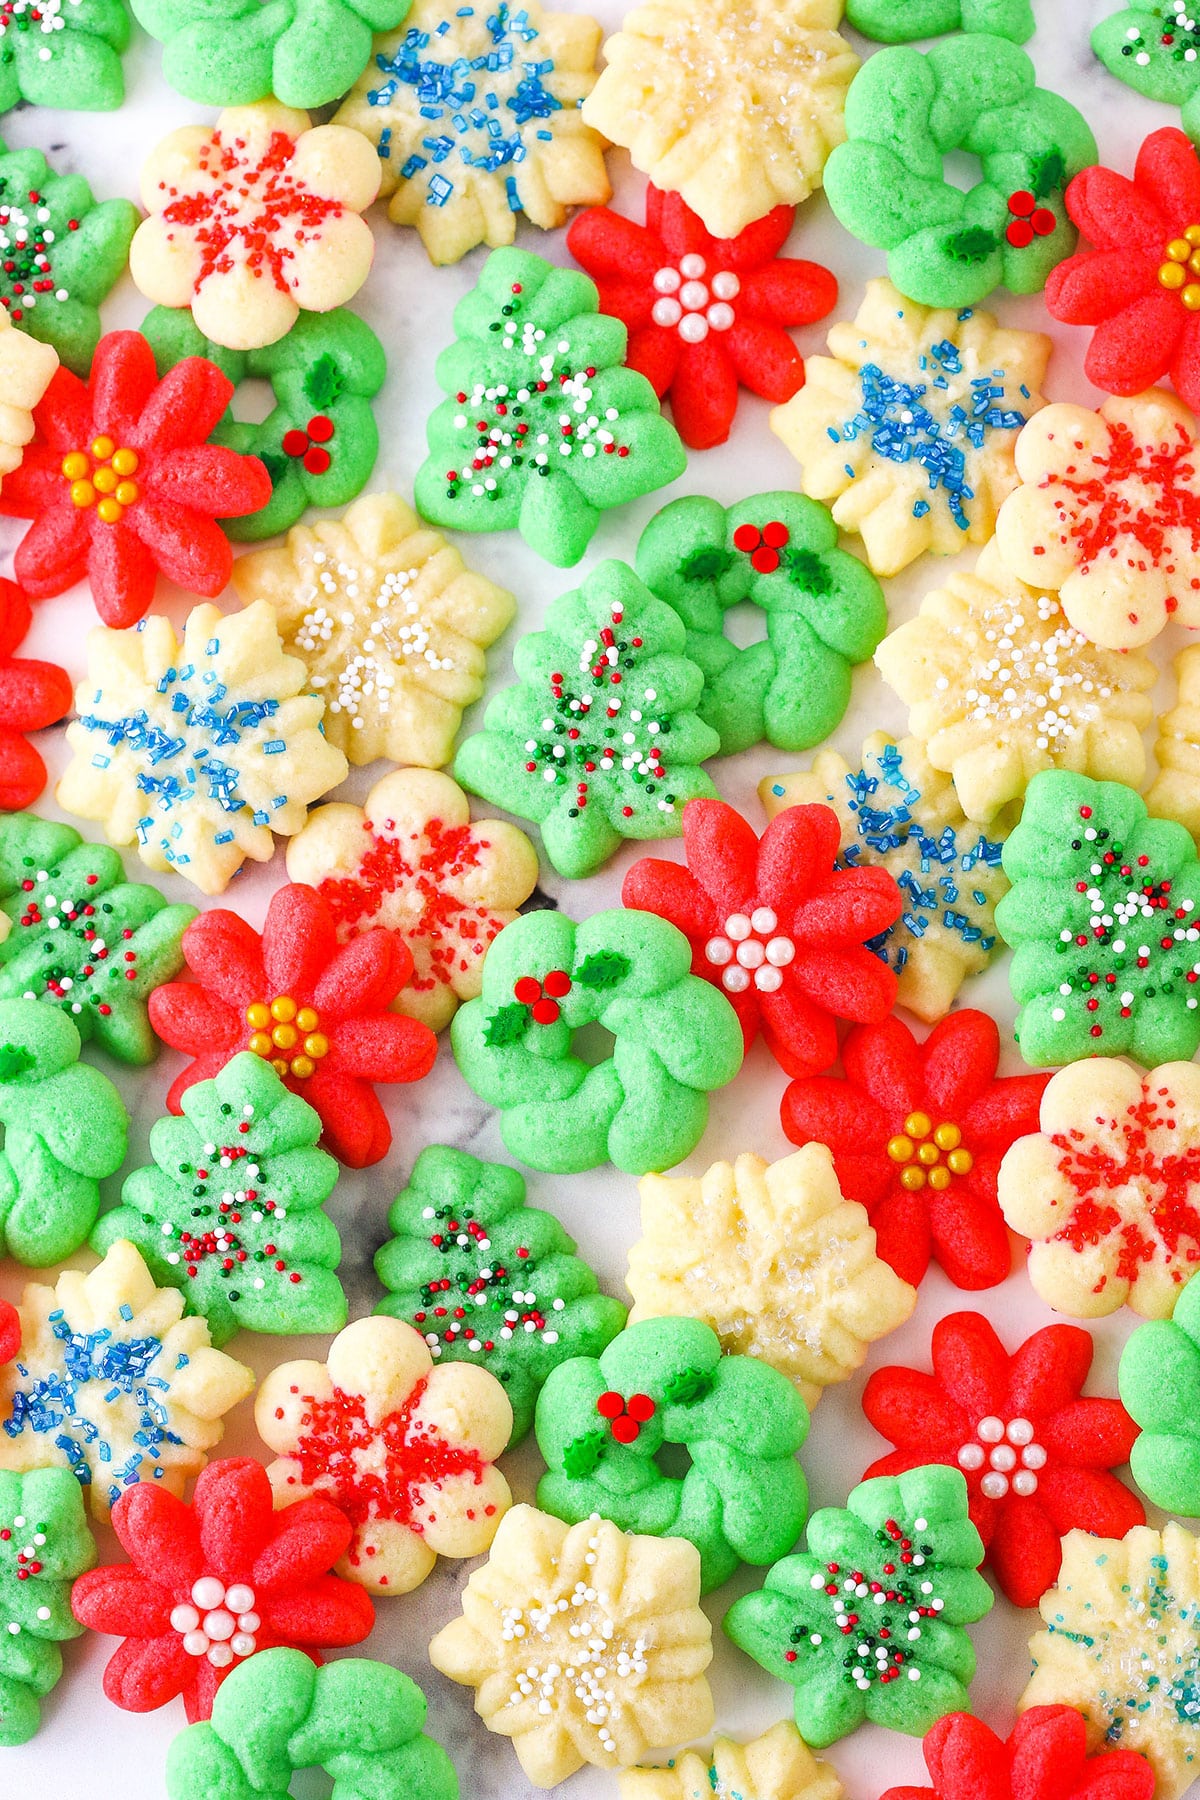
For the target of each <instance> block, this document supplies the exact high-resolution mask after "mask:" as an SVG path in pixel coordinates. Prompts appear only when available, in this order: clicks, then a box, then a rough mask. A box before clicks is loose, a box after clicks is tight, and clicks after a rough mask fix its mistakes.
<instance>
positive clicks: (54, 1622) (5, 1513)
mask: <svg viewBox="0 0 1200 1800" xmlns="http://www.w3.org/2000/svg"><path fill="white" fill-rule="evenodd" d="M95 1560H96V1546H95V1543H94V1542H93V1539H92V1534H91V1532H90V1531H89V1530H88V1523H87V1518H86V1517H85V1514H84V1510H83V1493H82V1491H81V1489H80V1486H79V1483H78V1482H77V1481H76V1479H75V1477H74V1476H73V1475H72V1474H71V1473H70V1472H69V1470H67V1469H31V1470H30V1471H29V1472H28V1474H25V1475H13V1474H10V1473H9V1472H8V1471H7V1470H3V1469H0V1748H3V1749H9V1748H11V1747H12V1746H13V1745H15V1744H25V1743H28V1741H29V1739H30V1738H31V1737H32V1736H33V1735H34V1733H35V1732H36V1731H37V1728H38V1725H39V1723H40V1714H41V1709H40V1707H39V1705H38V1702H39V1701H40V1700H44V1699H45V1698H46V1695H47V1694H48V1693H49V1692H50V1690H51V1688H52V1687H54V1685H55V1683H56V1682H57V1681H58V1678H59V1676H60V1675H61V1674H62V1668H63V1664H62V1651H61V1650H60V1649H59V1647H58V1646H59V1645H60V1644H61V1643H65V1642H66V1640H67V1639H68V1638H77V1637H81V1636H82V1635H83V1626H82V1625H80V1624H78V1623H77V1622H76V1620H75V1618H74V1616H73V1615H72V1612H71V1583H72V1582H73V1581H74V1579H75V1577H76V1576H77V1575H82V1574H83V1572H84V1570H85V1569H90V1568H91V1566H92V1564H93V1563H94V1562H95Z"/></svg>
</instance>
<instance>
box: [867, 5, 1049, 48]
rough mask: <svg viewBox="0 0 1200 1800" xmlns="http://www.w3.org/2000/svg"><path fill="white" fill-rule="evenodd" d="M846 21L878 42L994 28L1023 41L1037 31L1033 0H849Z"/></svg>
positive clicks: (998, 35) (1006, 36)
mask: <svg viewBox="0 0 1200 1800" xmlns="http://www.w3.org/2000/svg"><path fill="white" fill-rule="evenodd" d="M846 23H847V25H853V27H854V29H855V31H861V33H862V35H863V36H864V37H867V38H873V39H874V40H875V42H876V43H878V44H909V43H912V41H913V40H914V39H915V38H925V37H939V36H940V35H941V33H942V32H944V31H991V32H994V33H995V35H996V36H997V37H1003V38H1009V39H1010V40H1011V41H1012V42H1013V43H1014V44H1023V43H1025V42H1026V40H1027V39H1029V38H1031V37H1032V36H1033V32H1034V17H1033V7H1032V5H1031V4H1030V0H846Z"/></svg>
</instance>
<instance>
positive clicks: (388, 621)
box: [296, 550, 454, 731]
mask: <svg viewBox="0 0 1200 1800" xmlns="http://www.w3.org/2000/svg"><path fill="white" fill-rule="evenodd" d="M313 562H314V563H315V564H316V565H317V575H316V582H315V585H310V586H309V587H308V588H307V589H306V591H305V592H304V593H303V594H302V595H301V599H302V600H304V601H313V602H315V604H313V605H312V606H311V607H310V608H309V610H308V611H307V612H306V613H305V614H304V617H303V618H302V620H301V621H300V626H299V629H298V630H297V632H296V647H297V649H298V650H302V651H304V653H305V654H306V655H308V656H316V657H318V658H322V656H323V655H325V656H329V655H330V653H331V652H334V651H337V650H340V651H341V652H342V659H341V661H340V662H338V663H337V664H336V665H335V667H334V668H333V669H332V670H328V671H327V670H324V669H322V668H321V667H320V665H319V664H318V668H317V669H316V670H314V672H313V675H312V685H313V687H314V688H315V689H316V690H317V691H318V692H321V691H322V690H324V689H326V688H329V689H331V690H332V692H331V693H330V694H329V696H328V705H329V710H330V712H331V713H346V714H347V715H348V717H349V719H350V723H351V726H352V728H353V729H354V730H356V731H361V730H362V729H363V727H364V725H365V723H366V720H365V718H364V717H363V703H364V702H368V701H369V702H373V704H374V708H375V710H376V711H378V712H379V713H383V714H386V713H387V712H389V711H390V708H391V700H392V692H393V690H394V688H395V686H396V669H395V665H396V664H397V663H399V664H401V665H403V664H404V663H406V662H409V661H417V662H421V663H424V664H425V666H426V667H427V668H429V669H433V670H435V671H438V672H441V671H443V670H448V669H452V668H453V667H454V662H453V659H452V658H451V657H448V656H439V655H438V653H437V651H436V650H435V649H434V648H433V628H432V626H431V625H430V623H429V621H428V620H427V619H426V618H425V617H424V616H423V615H422V613H421V605H420V602H419V601H418V600H416V599H414V598H413V596H412V594H411V593H410V591H409V590H410V589H411V587H412V585H413V583H414V582H415V581H416V579H417V575H418V571H417V570H416V569H391V570H389V571H388V572H387V573H386V574H385V575H384V576H382V578H381V579H379V580H378V581H373V579H372V578H371V577H369V576H368V575H367V574H366V573H364V571H363V570H362V569H360V568H357V567H356V566H355V564H353V563H348V562H345V561H343V560H341V559H338V560H337V561H336V562H335V561H334V560H333V559H332V558H331V557H330V555H329V553H328V551H325V550H318V551H316V552H315V554H314V556H313ZM339 601H341V602H344V603H345V610H342V608H341V607H340V606H339V605H338V602H339ZM360 633H361V637H360Z"/></svg>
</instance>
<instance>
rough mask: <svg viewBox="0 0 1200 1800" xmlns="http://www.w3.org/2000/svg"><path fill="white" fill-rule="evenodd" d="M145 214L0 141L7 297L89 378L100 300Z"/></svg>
mask: <svg viewBox="0 0 1200 1800" xmlns="http://www.w3.org/2000/svg"><path fill="white" fill-rule="evenodd" d="M138 218H139V213H138V209H137V207H136V206H135V205H134V204H133V202H132V201H131V200H101V201H97V200H95V199H94V198H93V196H92V190H91V188H90V187H89V186H88V184H87V182H86V181H85V180H84V179H83V176H82V175H56V174H55V173H54V170H53V169H52V168H51V167H50V165H49V163H48V162H47V161H46V159H45V157H44V156H43V155H42V153H41V151H40V150H9V149H7V148H6V147H5V145H4V144H3V143H0V270H2V272H0V302H2V303H3V305H4V307H5V309H6V310H7V312H8V316H9V318H10V319H11V320H12V322H13V324H14V325H19V326H20V327H21V330H22V331H27V332H28V333H29V335H30V337H35V338H39V339H40V340H41V342H42V343H44V344H51V345H53V347H54V349H55V350H57V352H58V355H59V360H60V361H61V362H64V363H65V364H66V366H67V368H68V369H72V370H74V372H75V374H76V375H81V376H84V377H85V378H86V376H87V373H88V370H89V369H90V368H91V366H92V355H93V353H94V351H95V348H96V345H97V344H98V343H99V341H100V313H99V310H98V309H99V306H100V302H101V301H102V300H103V299H104V298H105V296H106V295H107V294H108V292H109V289H110V288H112V287H113V286H114V285H115V283H116V282H117V281H118V280H119V279H120V277H121V275H122V273H123V272H124V269H125V264H126V263H127V261H128V260H129V245H130V242H131V241H132V238H133V234H134V232H135V231H136V230H137V225H138Z"/></svg>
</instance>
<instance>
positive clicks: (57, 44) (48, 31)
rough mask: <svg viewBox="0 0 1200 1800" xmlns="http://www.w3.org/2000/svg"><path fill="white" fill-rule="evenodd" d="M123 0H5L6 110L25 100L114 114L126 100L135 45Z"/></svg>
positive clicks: (0, 18)
mask: <svg viewBox="0 0 1200 1800" xmlns="http://www.w3.org/2000/svg"><path fill="white" fill-rule="evenodd" d="M129 36H130V26H129V14H128V13H127V12H126V11H125V7H124V4H123V0H4V5H3V6H2V7H0V112H8V110H9V108H10V107H13V106H16V105H17V104H18V102H19V101H21V100H29V101H31V102H32V103H33V105H34V106H57V107H64V108H66V109H67V110H68V111H72V112H111V111H112V110H113V108H114V107H117V106H120V104H121V102H122V101H123V100H124V98H125V77H124V75H123V74H122V72H121V52H122V51H123V50H127V49H128V47H129Z"/></svg>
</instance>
